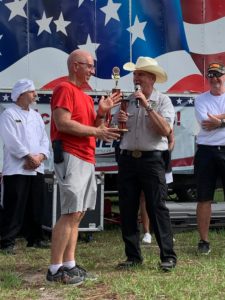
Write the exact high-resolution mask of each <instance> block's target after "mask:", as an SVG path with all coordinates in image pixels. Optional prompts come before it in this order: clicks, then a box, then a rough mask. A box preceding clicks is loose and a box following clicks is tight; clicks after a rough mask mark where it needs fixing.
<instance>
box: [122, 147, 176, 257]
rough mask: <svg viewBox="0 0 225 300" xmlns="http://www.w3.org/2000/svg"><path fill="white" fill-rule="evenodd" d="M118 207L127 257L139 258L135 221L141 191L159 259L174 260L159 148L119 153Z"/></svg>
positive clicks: (163, 170) (163, 169)
mask: <svg viewBox="0 0 225 300" xmlns="http://www.w3.org/2000/svg"><path fill="white" fill-rule="evenodd" d="M118 165H119V177H118V180H119V181H118V185H119V207H120V215H121V229H122V237H123V241H124V243H125V254H126V256H127V258H128V260H133V261H142V260H143V258H142V255H141V249H140V231H139V224H138V211H139V198H140V193H141V190H143V191H144V194H145V200H146V209H147V212H148V215H149V218H150V221H151V226H152V228H153V231H154V233H155V237H156V240H157V243H158V245H159V248H160V259H161V261H166V260H168V259H171V258H172V259H173V260H175V261H176V253H175V252H174V250H173V234H172V229H171V222H170V216H169V210H168V208H167V207H166V205H165V199H166V197H167V186H166V181H165V163H164V160H163V157H162V152H161V151H152V152H151V153H149V155H148V156H147V157H146V156H145V157H140V158H133V157H132V156H131V155H124V154H122V155H120V157H119V161H118Z"/></svg>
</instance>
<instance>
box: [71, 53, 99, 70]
mask: <svg viewBox="0 0 225 300" xmlns="http://www.w3.org/2000/svg"><path fill="white" fill-rule="evenodd" d="M89 60H92V61H93V58H92V55H91V54H90V53H89V52H88V51H85V50H81V49H77V50H74V51H73V52H71V53H70V55H69V57H68V59H67V67H68V70H69V73H70V72H71V68H72V66H73V63H74V61H81V62H86V61H89Z"/></svg>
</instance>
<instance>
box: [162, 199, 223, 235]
mask: <svg viewBox="0 0 225 300" xmlns="http://www.w3.org/2000/svg"><path fill="white" fill-rule="evenodd" d="M166 206H167V207H168V209H169V212H170V218H171V223H172V227H173V229H176V230H181V231H182V230H188V229H194V228H197V220H196V206H197V203H196V202H173V201H167V202H166ZM221 227H225V203H224V202H219V203H216V202H213V203H212V215H211V221H210V228H221Z"/></svg>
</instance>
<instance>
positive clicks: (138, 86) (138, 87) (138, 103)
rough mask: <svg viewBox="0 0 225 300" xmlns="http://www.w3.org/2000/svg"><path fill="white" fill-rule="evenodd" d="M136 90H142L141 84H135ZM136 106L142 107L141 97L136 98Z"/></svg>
mask: <svg viewBox="0 0 225 300" xmlns="http://www.w3.org/2000/svg"><path fill="white" fill-rule="evenodd" d="M134 89H135V92H138V91H141V86H140V84H135V86H134ZM136 107H137V108H139V107H140V98H136Z"/></svg>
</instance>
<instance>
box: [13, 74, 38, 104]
mask: <svg viewBox="0 0 225 300" xmlns="http://www.w3.org/2000/svg"><path fill="white" fill-rule="evenodd" d="M30 91H35V86H34V83H33V81H32V80H30V79H26V78H24V79H20V80H18V81H17V82H16V83H15V85H14V87H13V89H12V93H11V98H12V100H13V101H14V102H16V101H17V99H18V98H19V96H20V95H21V94H23V93H25V92H30Z"/></svg>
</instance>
